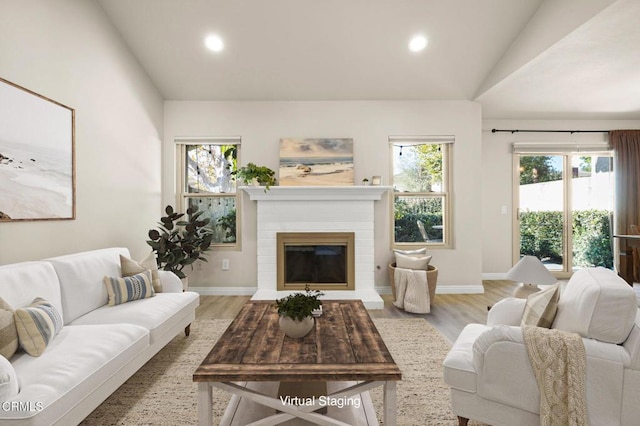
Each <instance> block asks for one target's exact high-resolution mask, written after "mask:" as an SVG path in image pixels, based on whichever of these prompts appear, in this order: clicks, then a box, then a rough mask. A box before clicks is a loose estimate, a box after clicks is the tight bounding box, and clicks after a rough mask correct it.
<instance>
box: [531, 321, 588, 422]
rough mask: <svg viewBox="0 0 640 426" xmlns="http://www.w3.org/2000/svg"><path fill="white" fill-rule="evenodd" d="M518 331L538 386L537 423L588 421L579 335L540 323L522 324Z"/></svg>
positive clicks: (582, 348)
mask: <svg viewBox="0 0 640 426" xmlns="http://www.w3.org/2000/svg"><path fill="white" fill-rule="evenodd" d="M522 333H523V336H524V343H525V346H526V348H527V354H528V355H529V361H530V362H531V366H532V367H533V371H534V373H535V376H536V381H537V382H538V388H539V389H540V425H544V426H556V425H557V426H565V425H570V426H581V425H585V426H586V425H588V424H589V417H588V413H587V401H586V388H585V381H586V379H585V377H586V365H587V361H586V353H585V350H584V344H583V343H582V338H581V337H580V336H579V335H578V334H575V333H569V332H566V331H562V330H549V329H546V328H541V327H529V326H525V327H523V329H522Z"/></svg>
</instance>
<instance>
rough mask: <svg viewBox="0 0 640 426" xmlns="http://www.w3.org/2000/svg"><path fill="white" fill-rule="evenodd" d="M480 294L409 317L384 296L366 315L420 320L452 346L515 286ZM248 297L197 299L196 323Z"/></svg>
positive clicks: (496, 286) (439, 298) (446, 297)
mask: <svg viewBox="0 0 640 426" xmlns="http://www.w3.org/2000/svg"><path fill="white" fill-rule="evenodd" d="M483 285H484V294H437V295H436V297H435V299H434V300H433V303H432V304H431V313H429V314H410V313H407V312H404V311H402V310H400V309H397V308H396V307H395V306H393V304H392V301H393V299H392V296H391V295H388V296H387V295H385V296H383V297H382V298H383V299H384V309H381V310H375V311H369V315H371V317H372V318H424V319H426V320H427V321H428V322H429V323H430V324H431V325H433V326H434V327H435V328H436V329H437V330H438V331H440V333H442V335H444V336H445V337H446V338H447V339H449V340H450V341H451V342H453V341H454V340H455V339H456V337H457V336H458V334H460V331H461V330H462V328H463V327H464V326H465V325H467V324H469V323H472V322H475V323H485V322H486V320H487V307H488V306H491V305H493V304H494V303H496V302H497V301H498V300H500V299H503V298H505V297H508V296H510V295H511V293H512V292H513V289H514V288H515V287H516V285H517V284H514V283H513V282H512V281H499V280H488V281H484V282H483ZM249 299H250V297H249V296H200V306H199V307H198V309H197V311H196V317H197V318H198V319H233V318H234V317H235V316H236V315H237V313H238V312H239V311H240V307H241V306H242V305H243V304H244V303H245V302H246V301H247V300H249Z"/></svg>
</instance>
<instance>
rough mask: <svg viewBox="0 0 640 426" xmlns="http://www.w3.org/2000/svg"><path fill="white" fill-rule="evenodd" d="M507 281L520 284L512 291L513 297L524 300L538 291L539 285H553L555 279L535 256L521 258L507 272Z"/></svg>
mask: <svg viewBox="0 0 640 426" xmlns="http://www.w3.org/2000/svg"><path fill="white" fill-rule="evenodd" d="M507 279H508V280H512V281H517V282H520V283H522V284H521V285H520V286H519V287H518V288H516V289H515V290H514V291H513V297H516V298H518V299H526V298H527V297H529V295H530V294H532V293H535V292H537V291H540V287H538V284H540V285H551V284H555V283H556V281H557V279H556V277H554V276H553V275H552V274H551V272H549V270H548V269H547V268H545V266H544V265H543V264H542V262H540V260H539V259H538V258H537V257H535V256H523V257H522V258H521V259H520V260H519V261H518V263H516V264H515V265H514V266H513V268H511V270H510V271H509V272H507Z"/></svg>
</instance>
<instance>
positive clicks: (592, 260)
mask: <svg viewBox="0 0 640 426" xmlns="http://www.w3.org/2000/svg"><path fill="white" fill-rule="evenodd" d="M433 204H435V203H428V202H425V203H421V205H420V207H421V208H416V206H415V205H414V206H409V205H408V203H406V202H405V201H404V200H403V199H396V213H395V229H394V231H395V241H396V242H399V243H415V242H422V241H423V239H422V235H421V234H420V230H419V229H418V226H417V223H416V222H417V221H418V220H420V221H422V222H423V223H424V224H425V228H426V229H427V233H428V236H429V238H430V239H434V240H438V239H442V230H440V229H433V228H432V227H433V226H434V225H441V224H442V214H441V213H439V212H433V210H435V209H436V208H439V206H436V205H433ZM429 210H432V211H431V212H429ZM611 220H612V219H611V213H610V212H608V211H606V210H580V211H575V212H573V225H572V226H573V249H574V251H573V261H574V264H575V266H579V267H590V266H603V267H605V268H609V269H613V250H612V240H611V226H610V224H611ZM520 253H521V254H522V255H531V256H535V257H537V258H539V259H542V260H548V261H551V262H558V263H561V262H562V212H558V211H540V212H525V213H522V214H521V215H520Z"/></svg>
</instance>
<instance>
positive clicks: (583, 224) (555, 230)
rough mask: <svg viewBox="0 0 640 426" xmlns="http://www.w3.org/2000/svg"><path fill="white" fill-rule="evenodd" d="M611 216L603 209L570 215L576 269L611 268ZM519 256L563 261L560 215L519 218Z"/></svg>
mask: <svg viewBox="0 0 640 426" xmlns="http://www.w3.org/2000/svg"><path fill="white" fill-rule="evenodd" d="M610 223H611V216H610V212H608V211H606V210H580V211H575V212H573V224H572V228H573V249H574V251H573V259H574V264H575V266H580V267H588V266H603V267H605V268H609V269H612V268H613V251H612V247H611V226H610ZM520 253H521V254H523V255H532V256H536V257H537V258H539V259H543V260H549V261H552V262H560V261H561V260H562V212H557V211H555V212H548V211H543V212H525V213H522V214H521V215H520Z"/></svg>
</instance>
